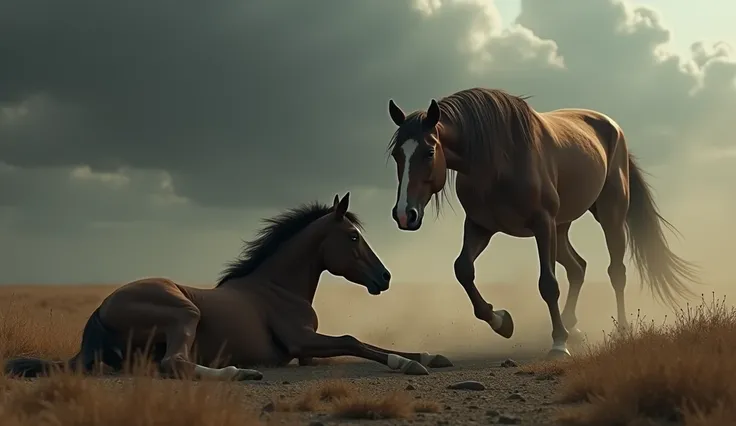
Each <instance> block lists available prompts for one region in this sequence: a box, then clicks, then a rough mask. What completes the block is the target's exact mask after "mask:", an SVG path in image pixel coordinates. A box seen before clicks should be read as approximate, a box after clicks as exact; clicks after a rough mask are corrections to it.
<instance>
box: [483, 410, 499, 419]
mask: <svg viewBox="0 0 736 426" xmlns="http://www.w3.org/2000/svg"><path fill="white" fill-rule="evenodd" d="M499 415H501V413H499V412H498V410H486V416H488V417H496V416H499Z"/></svg>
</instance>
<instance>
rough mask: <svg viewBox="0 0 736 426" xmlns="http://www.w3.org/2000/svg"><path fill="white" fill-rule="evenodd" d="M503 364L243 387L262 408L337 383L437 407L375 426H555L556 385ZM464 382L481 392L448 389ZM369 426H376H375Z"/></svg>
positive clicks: (327, 373) (355, 371)
mask: <svg viewBox="0 0 736 426" xmlns="http://www.w3.org/2000/svg"><path fill="white" fill-rule="evenodd" d="M502 361H504V360H502V359H496V360H485V359H465V360H457V359H456V360H454V363H455V365H454V366H453V367H451V368H446V369H437V370H433V371H431V372H430V375H429V376H418V377H408V376H405V375H403V374H397V373H394V372H390V371H387V369H386V368H384V367H382V366H380V365H374V364H372V363H363V362H360V363H346V364H342V365H329V366H316V367H298V368H297V367H294V368H284V369H274V370H263V371H264V374H265V377H264V382H263V383H259V384H248V385H246V387H247V388H248V389H249V391H250V392H251V396H250V398H253V399H257V400H258V401H259V403H263V404H264V405H265V404H267V403H268V402H269V400H270V399H269V398H271V397H272V396H273V395H274V394H278V395H285V396H286V397H287V398H288V397H293V396H296V395H298V394H300V393H302V392H304V390H305V388H308V387H309V386H310V385H313V382H314V381H319V380H324V379H325V378H339V379H341V380H346V381H349V382H351V383H355V384H356V385H357V386H359V387H360V388H361V390H363V391H364V392H366V393H367V394H373V395H382V394H387V393H390V392H392V391H397V390H398V391H406V392H407V393H408V394H410V395H411V397H412V398H415V399H420V400H424V401H434V402H437V403H438V404H439V405H440V411H439V412H438V413H419V414H417V417H416V418H414V419H411V420H405V421H398V422H397V421H396V420H388V421H384V422H380V421H379V422H378V423H382V424H409V423H412V424H421V425H424V424H427V425H437V424H474V423H478V424H493V423H499V422H498V420H499V418H500V417H502V416H505V417H506V418H507V419H506V421H507V422H508V423H507V424H524V425H545V424H554V423H553V418H554V414H555V411H556V410H557V409H558V404H555V403H553V400H554V392H555V387H556V386H555V385H556V384H557V382H558V379H557V378H554V377H549V376H548V375H544V374H533V373H531V374H529V373H526V372H523V371H520V369H519V368H514V367H510V368H504V367H501V366H500V363H501V362H502ZM463 381H477V382H480V383H482V384H483V385H484V386H485V390H452V389H448V387H449V386H450V385H453V384H456V383H459V382H463ZM284 382H288V384H284ZM303 420H304V421H305V422H308V421H320V422H322V423H324V424H348V423H356V424H357V423H360V421H352V422H347V421H346V420H345V419H330V418H329V416H328V415H325V414H309V415H306V416H304V418H303ZM501 421H502V422H503V421H504V420H503V419H502V420H501ZM363 422H364V421H363ZM371 423H372V424H378V423H376V422H375V421H372V422H371Z"/></svg>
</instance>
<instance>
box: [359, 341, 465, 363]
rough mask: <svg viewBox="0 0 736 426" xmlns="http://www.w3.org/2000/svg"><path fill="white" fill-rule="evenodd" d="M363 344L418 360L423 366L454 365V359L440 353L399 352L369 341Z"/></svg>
mask: <svg viewBox="0 0 736 426" xmlns="http://www.w3.org/2000/svg"><path fill="white" fill-rule="evenodd" d="M363 345H365V347H367V348H369V349H373V350H375V351H379V352H385V353H387V354H394V355H398V356H401V357H404V358H408V359H410V360H412V361H417V362H419V363H421V364H422V365H423V366H425V367H429V368H445V367H452V361H450V360H449V359H448V358H447V357H445V356H443V355H440V354H431V353H429V352H399V351H394V350H391V349H384V348H382V347H380V346H373V345H369V344H368V343H363Z"/></svg>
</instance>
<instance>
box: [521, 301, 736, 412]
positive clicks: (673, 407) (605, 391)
mask: <svg viewBox="0 0 736 426" xmlns="http://www.w3.org/2000/svg"><path fill="white" fill-rule="evenodd" d="M734 353H736V309H734V308H733V307H729V306H727V305H726V302H725V298H724V299H721V300H717V299H716V298H715V296H714V297H713V300H712V301H711V302H709V303H706V301H705V299H703V300H702V302H701V304H700V305H699V306H696V307H690V306H688V307H687V308H686V309H684V310H682V311H680V312H679V313H678V314H677V315H676V316H675V319H674V321H673V323H672V324H668V323H666V322H665V323H664V324H655V323H653V322H651V321H649V322H647V321H645V319H644V318H642V317H637V320H636V321H635V323H634V324H633V325H632V326H631V327H629V328H628V329H627V330H625V331H623V332H616V333H611V334H609V335H608V336H607V338H606V339H605V340H604V342H603V343H602V344H599V345H596V346H589V347H588V348H587V349H586V350H585V351H584V353H583V354H582V355H579V356H575V357H573V358H572V359H570V360H566V361H563V362H556V363H554V362H553V363H540V364H536V365H534V366H531V367H528V368H527V369H528V370H529V371H533V372H535V373H545V372H546V373H547V374H551V375H562V376H563V380H562V387H561V389H560V398H559V399H560V402H563V403H577V404H578V406H577V407H575V408H570V409H567V410H565V411H564V412H563V414H562V416H561V418H560V421H561V422H562V424H566V425H634V424H648V423H649V422H657V421H659V422H661V421H665V422H677V423H679V424H685V425H688V426H695V425H697V426H700V425H716V424H723V425H725V424H736V408H735V407H736V404H735V403H736V382H734V381H733V377H735V376H736V362H734V360H733V354H734Z"/></svg>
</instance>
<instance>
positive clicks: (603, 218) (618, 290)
mask: <svg viewBox="0 0 736 426" xmlns="http://www.w3.org/2000/svg"><path fill="white" fill-rule="evenodd" d="M628 209H629V202H628V197H627V195H626V192H625V191H624V183H623V180H622V179H621V178H620V177H616V178H611V179H609V181H608V182H606V186H605V187H604V188H603V191H602V192H601V195H600V197H599V198H598V200H597V201H596V215H595V218H596V220H598V223H600V225H601V228H602V229H603V234H604V235H605V237H606V246H607V247H608V255H609V257H610V264H609V265H608V277H609V278H610V280H611V286H613V291H614V293H615V294H616V313H617V322H618V325H619V327H622V328H625V327H627V323H628V321H627V320H626V301H625V298H624V290H625V288H626V265H625V264H624V255H625V254H626V214H627V212H628Z"/></svg>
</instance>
